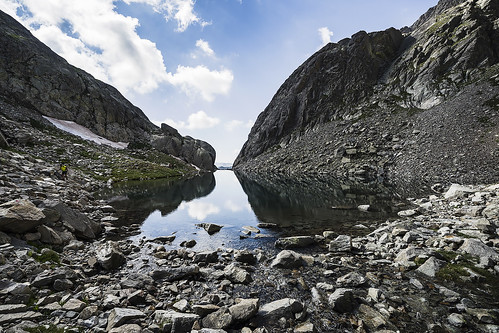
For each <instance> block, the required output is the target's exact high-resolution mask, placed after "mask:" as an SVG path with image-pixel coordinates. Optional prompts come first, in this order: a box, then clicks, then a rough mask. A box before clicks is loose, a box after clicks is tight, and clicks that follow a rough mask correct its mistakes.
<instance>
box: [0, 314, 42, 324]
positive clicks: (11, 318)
mask: <svg viewBox="0 0 499 333" xmlns="http://www.w3.org/2000/svg"><path fill="white" fill-rule="evenodd" d="M43 317H44V316H43V315H42V314H41V313H40V312H34V311H27V312H17V313H7V314H0V325H4V324H7V323H11V322H15V321H18V320H35V321H36V320H37V319H41V318H43Z"/></svg>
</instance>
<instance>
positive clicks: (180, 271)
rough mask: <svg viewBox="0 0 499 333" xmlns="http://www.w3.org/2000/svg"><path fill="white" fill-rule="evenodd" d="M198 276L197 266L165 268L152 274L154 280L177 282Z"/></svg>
mask: <svg viewBox="0 0 499 333" xmlns="http://www.w3.org/2000/svg"><path fill="white" fill-rule="evenodd" d="M197 274H199V266H197V265H193V266H181V267H176V268H167V269H160V270H155V271H153V272H152V274H151V275H152V278H153V279H154V280H165V281H169V282H172V281H177V280H182V279H185V278H188V277H190V276H193V275H197Z"/></svg>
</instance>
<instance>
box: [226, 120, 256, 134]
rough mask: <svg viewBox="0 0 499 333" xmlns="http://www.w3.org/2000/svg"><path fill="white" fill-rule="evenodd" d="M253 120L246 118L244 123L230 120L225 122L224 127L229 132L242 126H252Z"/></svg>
mask: <svg viewBox="0 0 499 333" xmlns="http://www.w3.org/2000/svg"><path fill="white" fill-rule="evenodd" d="M253 123H254V122H253V120H248V121H247V122H246V123H245V122H243V121H241V120H231V121H228V122H227V123H225V125H224V126H225V129H226V130H227V131H229V132H233V131H234V130H236V129H237V128H240V127H243V128H251V126H253Z"/></svg>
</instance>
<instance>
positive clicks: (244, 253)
mask: <svg viewBox="0 0 499 333" xmlns="http://www.w3.org/2000/svg"><path fill="white" fill-rule="evenodd" d="M234 259H235V260H236V261H239V262H242V263H244V264H249V265H254V264H256V262H257V261H258V259H257V257H256V256H255V254H254V253H253V252H250V251H248V250H237V251H235V252H234Z"/></svg>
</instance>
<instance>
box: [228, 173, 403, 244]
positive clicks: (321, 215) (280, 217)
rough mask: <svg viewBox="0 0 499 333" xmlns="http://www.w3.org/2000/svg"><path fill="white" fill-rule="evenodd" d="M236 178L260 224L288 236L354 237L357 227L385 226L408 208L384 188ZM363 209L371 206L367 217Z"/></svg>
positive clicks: (268, 177)
mask: <svg viewBox="0 0 499 333" xmlns="http://www.w3.org/2000/svg"><path fill="white" fill-rule="evenodd" d="M235 174H236V176H237V178H238V179H239V182H240V183H241V186H242V188H243V190H244V192H245V193H246V194H247V196H248V201H249V203H250V205H251V208H252V209H253V212H254V213H255V214H256V216H257V218H258V220H259V221H261V222H266V223H275V224H277V225H278V226H279V227H281V228H282V229H283V230H286V233H287V234H293V235H298V234H303V233H304V231H305V230H308V232H305V233H309V234H310V233H312V234H313V233H314V232H321V231H323V230H333V231H337V232H344V233H356V232H355V231H354V230H352V226H353V225H356V224H359V223H364V225H367V226H368V225H369V224H370V223H372V222H373V221H382V220H386V219H387V218H389V217H393V216H395V215H396V212H397V211H398V210H400V207H401V206H402V205H404V204H405V203H403V202H402V200H401V199H400V198H399V197H398V196H396V195H394V193H393V192H391V191H390V189H389V188H386V187H384V186H382V185H380V184H376V185H367V184H361V183H355V182H352V181H346V180H345V181H340V180H337V179H320V178H311V177H301V178H286V177H284V176H280V175H262V174H258V175H256V174H252V175H246V174H241V173H238V172H236V173H235ZM360 205H369V212H363V211H360V210H359V209H358V206H360ZM365 222H367V223H365ZM357 232H358V230H357Z"/></svg>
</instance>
